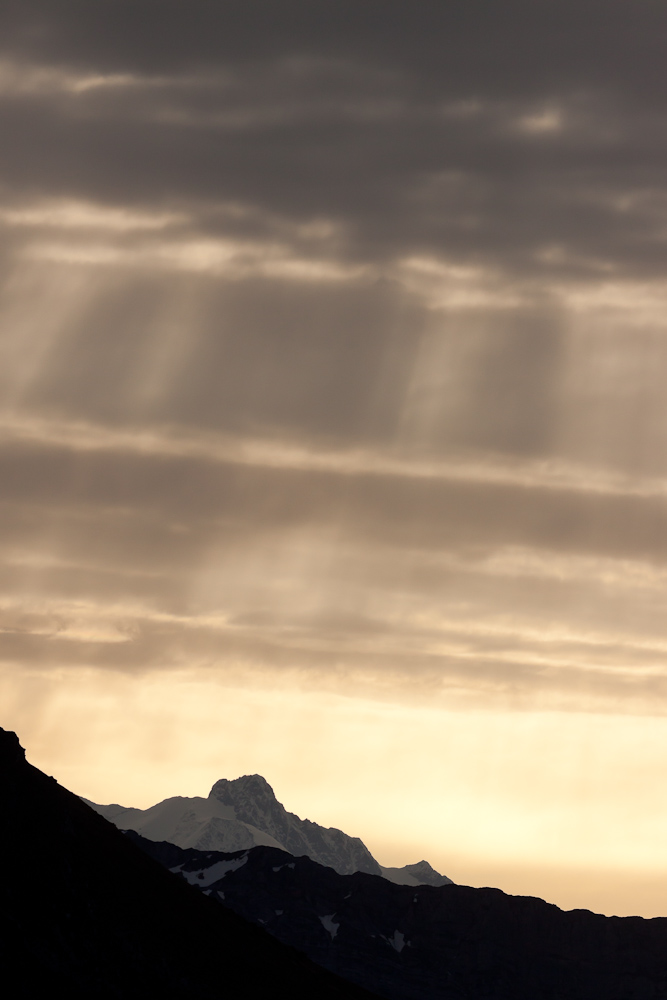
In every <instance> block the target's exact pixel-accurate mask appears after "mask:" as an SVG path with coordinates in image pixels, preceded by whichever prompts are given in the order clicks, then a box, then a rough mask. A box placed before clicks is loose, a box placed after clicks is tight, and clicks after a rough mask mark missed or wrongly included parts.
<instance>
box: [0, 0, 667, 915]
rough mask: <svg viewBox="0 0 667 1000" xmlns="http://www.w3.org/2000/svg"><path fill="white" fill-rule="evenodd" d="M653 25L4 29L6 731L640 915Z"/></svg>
mask: <svg viewBox="0 0 667 1000" xmlns="http://www.w3.org/2000/svg"><path fill="white" fill-rule="evenodd" d="M666 39H667V7H665V4H664V3H662V2H658V0H655V2H654V0H576V2H574V0H557V2H555V0H503V3H502V4H500V3H491V2H489V0H448V2H447V3H442V2H441V0H438V2H435V0H433V2H431V0H410V2H409V3H408V2H405V0H404V2H398V0H224V3H223V2H215V0H187V3H186V2H184V0H180V2H174V0H96V2H95V3H91V2H90V0H48V2H47V0H42V2H35V0H20V2H19V0H17V2H14V0H4V2H3V4H2V5H1V7H0V134H2V137H3V139H2V149H1V151H0V269H1V274H0V706H2V718H1V719H0V724H1V725H3V726H4V728H9V729H15V730H16V731H17V732H18V733H19V736H20V738H21V741H22V743H23V745H24V746H25V747H26V749H27V751H28V758H29V759H30V760H31V761H32V763H34V764H36V765H37V766H39V767H41V768H43V769H44V770H46V771H47V772H48V773H51V774H54V775H55V776H56V777H57V778H58V780H59V781H61V782H62V783H63V784H65V785H67V787H69V788H71V789H72V790H74V791H77V792H78V793H79V794H82V795H85V796H86V797H88V798H90V799H93V800H95V801H98V802H109V801H117V802H121V803H122V804H124V805H133V806H140V807H146V806H148V805H151V804H152V803H154V802H156V801H158V800H159V799H162V798H164V797H166V796H168V795H177V794H180V795H202V794H203V795H205V794H207V792H208V789H209V788H210V785H211V784H212V783H213V782H214V781H215V780H217V779H218V778H220V777H228V778H234V777H237V776H238V775H240V774H245V773H255V772H258V773H261V774H263V775H264V776H265V777H266V779H267V780H268V781H269V782H270V784H272V785H273V787H274V788H275V790H276V794H277V795H278V797H279V798H280V800H281V801H282V802H283V803H284V804H285V805H286V807H287V808H288V809H291V810H293V811H295V812H297V813H298V814H299V815H301V816H307V817H308V818H310V819H313V820H315V821H317V822H320V823H324V824H325V825H335V826H337V827H339V828H342V829H344V830H345V831H346V832H348V833H350V834H352V835H356V836H360V837H361V838H362V839H363V840H364V841H365V843H366V844H367V845H368V847H369V848H370V849H371V851H372V852H373V853H374V854H375V855H376V857H377V858H378V860H379V861H380V862H381V863H382V864H384V865H402V864H406V863H411V862H414V861H417V860H419V859H421V858H422V857H426V858H427V859H428V860H429V861H430V862H431V863H432V864H433V865H434V866H435V867H437V868H438V869H439V870H440V871H443V872H444V873H445V874H447V875H449V876H450V877H452V878H453V879H454V880H455V881H458V882H462V883H466V884H471V885H496V886H499V887H500V888H502V889H504V890H505V891H508V892H517V893H528V894H532V895H539V896H542V897H543V898H547V899H549V900H550V901H552V902H555V903H558V905H561V906H564V907H567V908H569V907H575V906H579V907H586V908H590V909H595V910H598V911H600V912H606V913H618V914H626V913H640V914H643V915H646V916H651V915H657V914H662V915H666V914H667V798H666V797H665V795H664V794H663V789H664V782H665V773H666V771H667V664H666V654H667V616H666V615H665V597H666V596H667V509H666V504H665V502H666V499H667V396H666V394H665V388H664V386H665V375H666V373H667V276H666V272H665V263H666V261H667V175H666V173H665V167H666V165H667V130H666V129H665V113H666V111H667V97H666V96H665V87H664V52H665V42H666Z"/></svg>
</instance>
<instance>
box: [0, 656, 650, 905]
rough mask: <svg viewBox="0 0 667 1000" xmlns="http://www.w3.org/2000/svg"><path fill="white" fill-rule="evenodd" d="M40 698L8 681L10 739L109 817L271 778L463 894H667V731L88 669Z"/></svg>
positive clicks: (607, 899) (377, 849)
mask: <svg viewBox="0 0 667 1000" xmlns="http://www.w3.org/2000/svg"><path fill="white" fill-rule="evenodd" d="M41 681H42V683H43V682H44V678H42V679H41ZM39 683H40V679H39V678H38V677H37V676H33V677H32V678H29V677H26V678H25V682H24V690H23V696H22V697H20V698H17V697H16V694H15V691H16V687H15V684H13V682H12V679H11V678H10V677H9V676H8V675H7V674H4V675H3V676H2V679H1V682H0V692H1V694H2V698H3V703H4V704H5V705H7V706H11V707H10V708H9V711H6V717H8V721H6V723H5V725H8V724H11V725H13V726H15V728H16V730H17V731H18V733H19V737H20V738H21V740H22V742H23V745H24V746H26V748H27V754H28V759H29V760H30V762H31V763H33V764H35V766H38V767H40V768H42V769H44V770H46V771H47V773H53V774H54V776H55V777H57V778H58V780H59V781H60V782H61V783H62V784H64V785H65V786H66V787H68V788H70V790H72V791H75V792H77V793H78V794H80V795H83V796H84V797H85V798H89V799H91V800H93V801H96V802H100V803H102V804H107V803H109V802H118V803H120V804H121V805H124V806H133V807H137V808H147V807H148V806H150V805H153V804H155V803H156V802H158V801H161V800H162V799H164V798H169V797H171V796H174V795H182V796H194V795H199V796H206V795H207V794H208V792H209V790H210V787H211V786H212V785H213V783H214V782H215V781H216V780H217V779H218V778H221V777H227V778H234V777H237V776H239V775H240V774H244V773H259V774H262V775H263V776H264V777H265V778H266V779H267V780H268V781H269V783H270V784H271V785H272V787H273V788H274V791H275V792H276V796H277V798H278V799H279V801H281V802H282V803H283V805H285V807H286V808H287V809H288V810H289V811H291V812H296V813H297V814H298V815H300V816H301V817H302V818H309V819H312V820H314V821H315V822H318V823H320V824H321V825H324V826H336V827H338V828H339V829H343V830H344V831H345V832H346V833H349V834H350V835H353V836H360V837H361V838H362V840H364V842H365V843H366V845H367V846H368V847H369V849H370V850H371V852H372V853H374V854H375V856H376V857H377V859H378V860H379V861H380V863H381V864H384V865H387V866H401V865H404V864H408V863H412V862H415V861H418V860H420V859H421V858H422V857H424V858H426V860H428V861H430V863H431V864H433V865H434V867H436V868H437V869H438V870H440V871H442V872H443V874H447V875H449V876H450V877H452V878H454V880H455V881H462V882H464V883H467V884H476V883H477V882H479V879H480V878H481V879H482V881H483V882H485V881H486V880H489V881H491V883H492V884H494V885H497V884H499V883H503V884H502V885H501V887H502V888H503V889H505V891H507V892H527V891H529V892H530V893H531V894H532V895H541V896H543V897H545V898H547V899H548V900H549V901H550V902H555V903H557V904H558V905H561V906H564V907H566V908H567V907H571V906H580V907H581V906H585V905H586V893H587V892H593V897H592V898H594V899H597V900H598V901H599V903H600V904H601V905H605V906H606V907H607V908H609V910H610V912H614V913H616V914H621V913H634V912H636V908H637V907H636V902H634V900H633V889H632V887H633V885H635V884H636V885H643V884H645V883H647V882H650V880H651V879H657V881H658V882H659V883H660V884H662V883H663V882H665V881H666V880H667V863H666V862H665V858H664V843H665V838H666V836H667V805H664V804H662V802H661V801H658V802H656V801H655V793H654V789H655V788H656V787H657V786H658V785H659V782H660V777H661V774H660V772H661V766H660V764H659V761H660V759H661V758H662V757H663V756H664V754H665V752H666V751H667V719H664V718H643V719H638V718H635V717H632V716H624V717H613V716H600V715H597V716H595V715H590V714H584V713H582V714H580V715H576V714H568V715H566V714H562V713H557V712H551V713H550V712H524V713H517V712H508V713H506V714H500V713H497V712H494V713H490V712H488V711H486V712H485V711H477V712H471V711H445V710H441V709H428V708H425V707H414V708H409V707H406V706H403V705H396V704H391V703H384V704H383V703H379V702H373V701H370V700H367V699H360V698H354V697H352V698H351V697H344V696H340V695H333V694H331V693H327V692H323V691H316V690H310V691H308V690H300V689H299V688H298V687H295V686H294V685H293V684H289V683H283V684H282V685H281V686H279V687H275V686H274V688H273V689H271V688H270V687H269V685H268V684H266V683H265V684H264V686H263V687H261V688H260V687H254V688H247V687H246V688H240V687H238V686H228V685H225V684H222V683H220V680H219V679H216V678H215V676H213V675H211V674H210V673H209V674H208V675H206V674H204V675H201V676H199V677H197V678H194V677H192V676H188V675H185V674H183V673H180V674H179V673H175V674H164V673H162V674H152V675H147V676H146V677H144V678H141V679H136V678H130V677H127V676H122V675H118V674H107V675H102V676H98V675H96V674H95V673H94V672H93V671H85V670H84V671H61V672H59V673H58V676H53V677H51V678H50V679H47V681H46V683H47V685H48V687H50V689H51V690H50V691H49V694H48V697H47V698H46V699H45V700H44V702H43V704H42V706H41V707H36V706H35V704H34V703H33V701H32V694H33V692H34V689H35V686H36V685H38V684H39ZM12 691H14V697H13V699H12ZM12 700H13V704H12ZM118 704H122V705H123V706H124V715H123V719H122V721H121V719H120V718H119V716H118V713H117V712H116V711H115V706H116V705H118ZM193 719H196V720H197V725H196V727H193V726H192V720H193ZM72 733H76V738H75V739H74V740H73V739H72ZM489 748H491V749H489ZM582 758H585V759H586V761H587V766H586V769H585V771H584V770H582V768H581V760H582ZM433 761H437V762H438V764H437V767H435V768H434V767H433V763H432V762H433ZM647 816H651V822H650V823H647V822H646V819H647ZM547 859H548V860H547ZM494 870H495V871H496V872H497V878H496V879H495V880H493V878H490V876H491V875H492V873H493V872H494ZM612 872H617V873H618V876H619V881H618V885H617V886H614V885H613V884H612V885H610V884H609V880H610V878H611V875H610V873H612ZM589 905H590V904H589ZM646 905H649V906H651V905H652V906H653V907H655V905H656V902H655V901H653V903H652V904H651V903H650V902H647V903H646ZM653 915H657V912H655V913H653Z"/></svg>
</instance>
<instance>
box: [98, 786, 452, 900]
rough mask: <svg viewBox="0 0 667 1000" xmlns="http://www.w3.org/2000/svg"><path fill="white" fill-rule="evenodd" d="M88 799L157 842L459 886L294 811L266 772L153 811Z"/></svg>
mask: <svg viewBox="0 0 667 1000" xmlns="http://www.w3.org/2000/svg"><path fill="white" fill-rule="evenodd" d="M84 801H85V802H87V804H88V805H90V806H91V807H92V808H93V809H95V810H96V811H97V812H99V813H100V815H102V816H104V817H105V819H108V820H110V822H112V823H114V825H116V826H117V827H118V828H119V829H123V830H128V829H129V830H135V831H136V832H137V833H139V834H141V835H142V836H144V837H146V838H148V839H149V840H152V841H155V842H159V841H167V842H168V843H171V844H175V845H176V846H178V847H181V848H195V849H197V850H210V851H236V850H246V849H250V848H252V847H257V846H266V847H276V848H278V849H280V850H284V851H287V853H289V854H292V855H294V856H295V857H300V856H303V855H305V856H306V857H309V858H310V859H311V860H313V861H316V862H317V863H318V864H321V865H326V866H327V867H330V868H333V869H334V871H336V872H338V874H340V875H350V874H352V873H353V872H356V871H361V872H366V873H367V874H369V875H379V876H381V877H383V878H386V879H388V880H389V881H390V882H396V883H397V884H400V885H421V884H428V885H448V884H450V883H451V879H449V878H447V876H445V875H441V874H440V873H439V872H436V871H435V869H433V868H432V867H431V865H429V864H428V862H426V861H419V862H417V863H416V864H412V865H406V866H404V867H403V868H384V867H382V866H381V865H380V864H379V863H378V862H377V861H376V859H375V858H374V857H373V855H372V854H371V852H370V851H369V850H368V848H367V847H366V845H365V844H364V843H363V841H362V840H361V839H360V838H359V837H351V836H350V835H349V834H347V833H344V832H343V831H342V830H339V829H338V828H336V827H324V826H321V825H320V824H319V823H315V822H313V821H312V820H309V819H301V818H300V817H299V816H297V815H296V813H292V812H288V810H287V809H286V808H285V807H284V806H283V805H282V803H281V802H279V801H278V799H277V798H276V795H275V793H274V791H273V788H272V787H271V785H270V784H269V783H268V781H267V780H266V778H264V777H263V776H262V775H260V774H245V775H241V776H240V777H238V778H233V779H229V778H220V779H219V780H218V781H216V782H215V783H214V785H213V786H212V788H211V791H210V792H209V794H208V796H207V798H203V797H199V796H195V797H191V798H189V797H185V796H172V797H171V798H168V799H163V800H162V801H161V802H157V803H156V804H155V805H154V806H150V807H149V808H148V809H134V808H126V807H124V806H120V805H118V804H117V803H113V804H111V805H100V804H98V803H95V802H91V801H90V800H88V799H85V800H84Z"/></svg>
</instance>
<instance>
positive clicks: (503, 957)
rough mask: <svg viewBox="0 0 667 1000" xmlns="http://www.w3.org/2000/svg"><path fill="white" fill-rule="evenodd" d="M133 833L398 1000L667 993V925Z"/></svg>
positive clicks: (234, 903) (613, 999) (294, 940)
mask: <svg viewBox="0 0 667 1000" xmlns="http://www.w3.org/2000/svg"><path fill="white" fill-rule="evenodd" d="M128 836H130V837H132V838H133V839H135V840H136V842H138V843H140V844H141V846H142V848H143V849H144V850H146V851H147V852H149V853H150V854H151V855H152V856H153V857H155V858H156V859H158V860H159V861H161V863H162V864H164V865H165V866H166V867H168V868H170V869H172V871H178V872H180V874H181V875H182V877H184V878H185V879H186V880H187V881H189V882H190V883H191V884H193V885H199V886H200V887H201V888H202V889H203V890H204V891H205V892H207V893H210V894H211V896H212V897H216V896H217V897H218V898H223V899H224V903H225V905H227V906H230V907H231V908H232V909H234V910H235V911H236V912H237V913H240V914H242V915H243V916H245V917H247V918H248V919H250V920H254V921H255V922H257V923H260V924H261V925H262V926H264V927H266V928H267V929H268V930H269V931H270V932H271V933H272V934H274V935H275V936H276V937H277V938H278V939H279V940H281V941H283V942H285V943H287V944H291V945H294V946H295V947H298V948H301V949H303V951H304V952H305V953H306V954H307V955H308V956H309V957H310V958H312V959H314V960H315V961H317V962H319V963H320V964H321V965H323V966H324V967H325V968H327V969H330V970H332V971H335V972H336V973H338V974H339V975H341V976H344V977H346V978H349V979H350V980H351V981H352V982H355V983H357V984H359V985H363V986H365V987H367V988H369V989H371V988H372V990H373V991H374V992H376V993H378V994H380V995H381V996H384V997H386V998H389V1000H462V998H468V1000H665V998H667V918H655V919H652V920H644V919H642V918H641V917H604V916H601V915H598V914H594V913H591V912H589V911H588V910H571V911H568V912H564V911H562V910H559V909H558V908H557V907H556V906H553V905H551V904H549V903H545V902H544V901H543V900H541V899H534V898H531V897H525V896H507V895H505V894H504V893H502V892H501V891H500V890H498V889H472V888H469V887H467V886H459V885H446V886H441V887H434V886H429V885H421V886H419V887H417V888H413V887H410V886H402V885H393V884H392V883H390V882H387V881H386V880H385V879H382V878H378V877H376V876H373V875H367V874H364V873H361V872H358V873H355V874H353V875H338V874H337V873H336V872H335V871H333V870H332V869H331V868H324V867H322V866H320V865H317V864H315V863H314V862H313V861H311V860H310V859H309V858H305V857H303V858H294V857H292V856H291V855H289V854H286V853H284V852H282V851H278V850H276V849H275V848H271V847H255V848H253V849H251V850H249V851H246V852H235V853H233V854H223V853H217V852H203V851H196V850H182V849H181V848H178V847H175V846H173V845H171V844H155V843H153V842H151V841H147V840H143V839H142V838H139V837H137V835H136V834H128Z"/></svg>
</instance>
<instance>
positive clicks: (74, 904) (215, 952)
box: [0, 729, 370, 1000]
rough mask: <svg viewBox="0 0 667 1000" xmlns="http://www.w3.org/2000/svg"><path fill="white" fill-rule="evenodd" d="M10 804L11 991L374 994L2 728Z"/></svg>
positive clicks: (1, 766) (6, 979) (5, 955)
mask: <svg viewBox="0 0 667 1000" xmlns="http://www.w3.org/2000/svg"><path fill="white" fill-rule="evenodd" d="M0 801H1V802H2V807H3V810H4V814H3V822H2V823H1V824H0V849H1V852H2V861H3V874H2V880H1V882H0V885H1V887H2V888H1V890H0V891H1V901H2V905H1V907H0V948H1V956H0V957H1V962H2V966H1V967H2V977H3V985H4V987H5V990H6V991H7V995H8V996H11V997H12V998H16V997H19V998H30V1000H35V998H41V997H47V996H52V995H54V996H57V995H58V994H59V993H63V994H64V995H65V996H67V997H68V998H71V997H77V998H78V997H84V996H85V997H89V998H95V1000H97V998H103V1000H107V998H109V1000H110V998H119V1000H120V998H123V1000H125V998H139V997H141V998H142V1000H146V998H151V1000H152V998H159V1000H163V998H167V1000H171V998H174V1000H175V998H183V1000H185V998H188V1000H218V998H225V1000H266V998H267V997H270V996H276V997H278V996H279V997H285V998H289V1000H293V998H299V1000H313V998H326V1000H363V998H365V1000H370V998H369V997H368V994H366V993H365V992H363V991H360V990H358V989H356V988H355V987H354V986H351V985H350V984H348V983H344V982H342V981H341V980H338V979H337V978H336V977H334V976H332V975H330V974H329V973H326V972H324V970H322V969H320V968H319V967H317V966H315V965H313V964H312V963H311V962H309V961H308V959H306V958H305V957H304V956H303V955H301V954H299V953H297V952H295V951H293V950H292V949H290V948H287V947H285V946H284V945H282V944H280V943H279V942H278V941H276V940H275V939H274V938H272V937H271V936H270V935H269V934H267V933H266V932H264V931H263V930H261V929H260V928H258V927H255V926H252V925H250V924H248V923H247V922H246V921H245V920H243V919H242V918H241V917H239V916H237V915H236V914H235V913H232V912H231V911H230V910H228V909H226V908H225V907H223V906H220V905H218V904H216V903H214V902H213V901H212V900H209V899H207V898H205V897H204V896H202V895H201V894H200V893H197V892H195V891H194V890H193V889H192V888H191V887H190V886H189V885H187V884H186V883H185V882H183V881H182V880H180V879H177V878H174V876H173V875H171V874H169V873H168V872H166V871H165V870H164V869H163V868H162V867H161V866H160V865H158V864H157V863H156V862H154V861H153V860H152V859H150V858H149V857H147V856H146V855H145V854H144V853H143V852H142V851H141V850H139V848H138V847H137V846H136V845H135V844H133V843H132V842H131V841H130V840H129V839H128V838H127V837H124V836H123V835H122V834H121V833H120V832H119V831H118V830H117V829H116V828H115V827H114V826H112V825H111V824H110V823H108V822H107V821H106V820H105V819H103V818H102V817H101V816H99V815H97V813H95V812H94V811H93V810H92V809H90V808H89V807H88V806H87V805H85V803H83V802H82V801H81V800H80V799H79V798H78V797H77V796H76V795H73V794H72V793H70V792H68V791H67V790H66V789H64V788H62V787H61V786H59V785H58V783H57V782H56V781H55V780H54V779H53V778H48V777H47V776H46V775H45V774H42V772H41V771H39V770H37V769H36V768H34V767H32V766H31V765H30V764H28V763H27V761H26V760H25V754H24V751H23V749H22V748H21V746H20V744H19V741H18V738H17V736H16V734H15V733H10V732H6V731H5V730H3V729H0Z"/></svg>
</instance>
